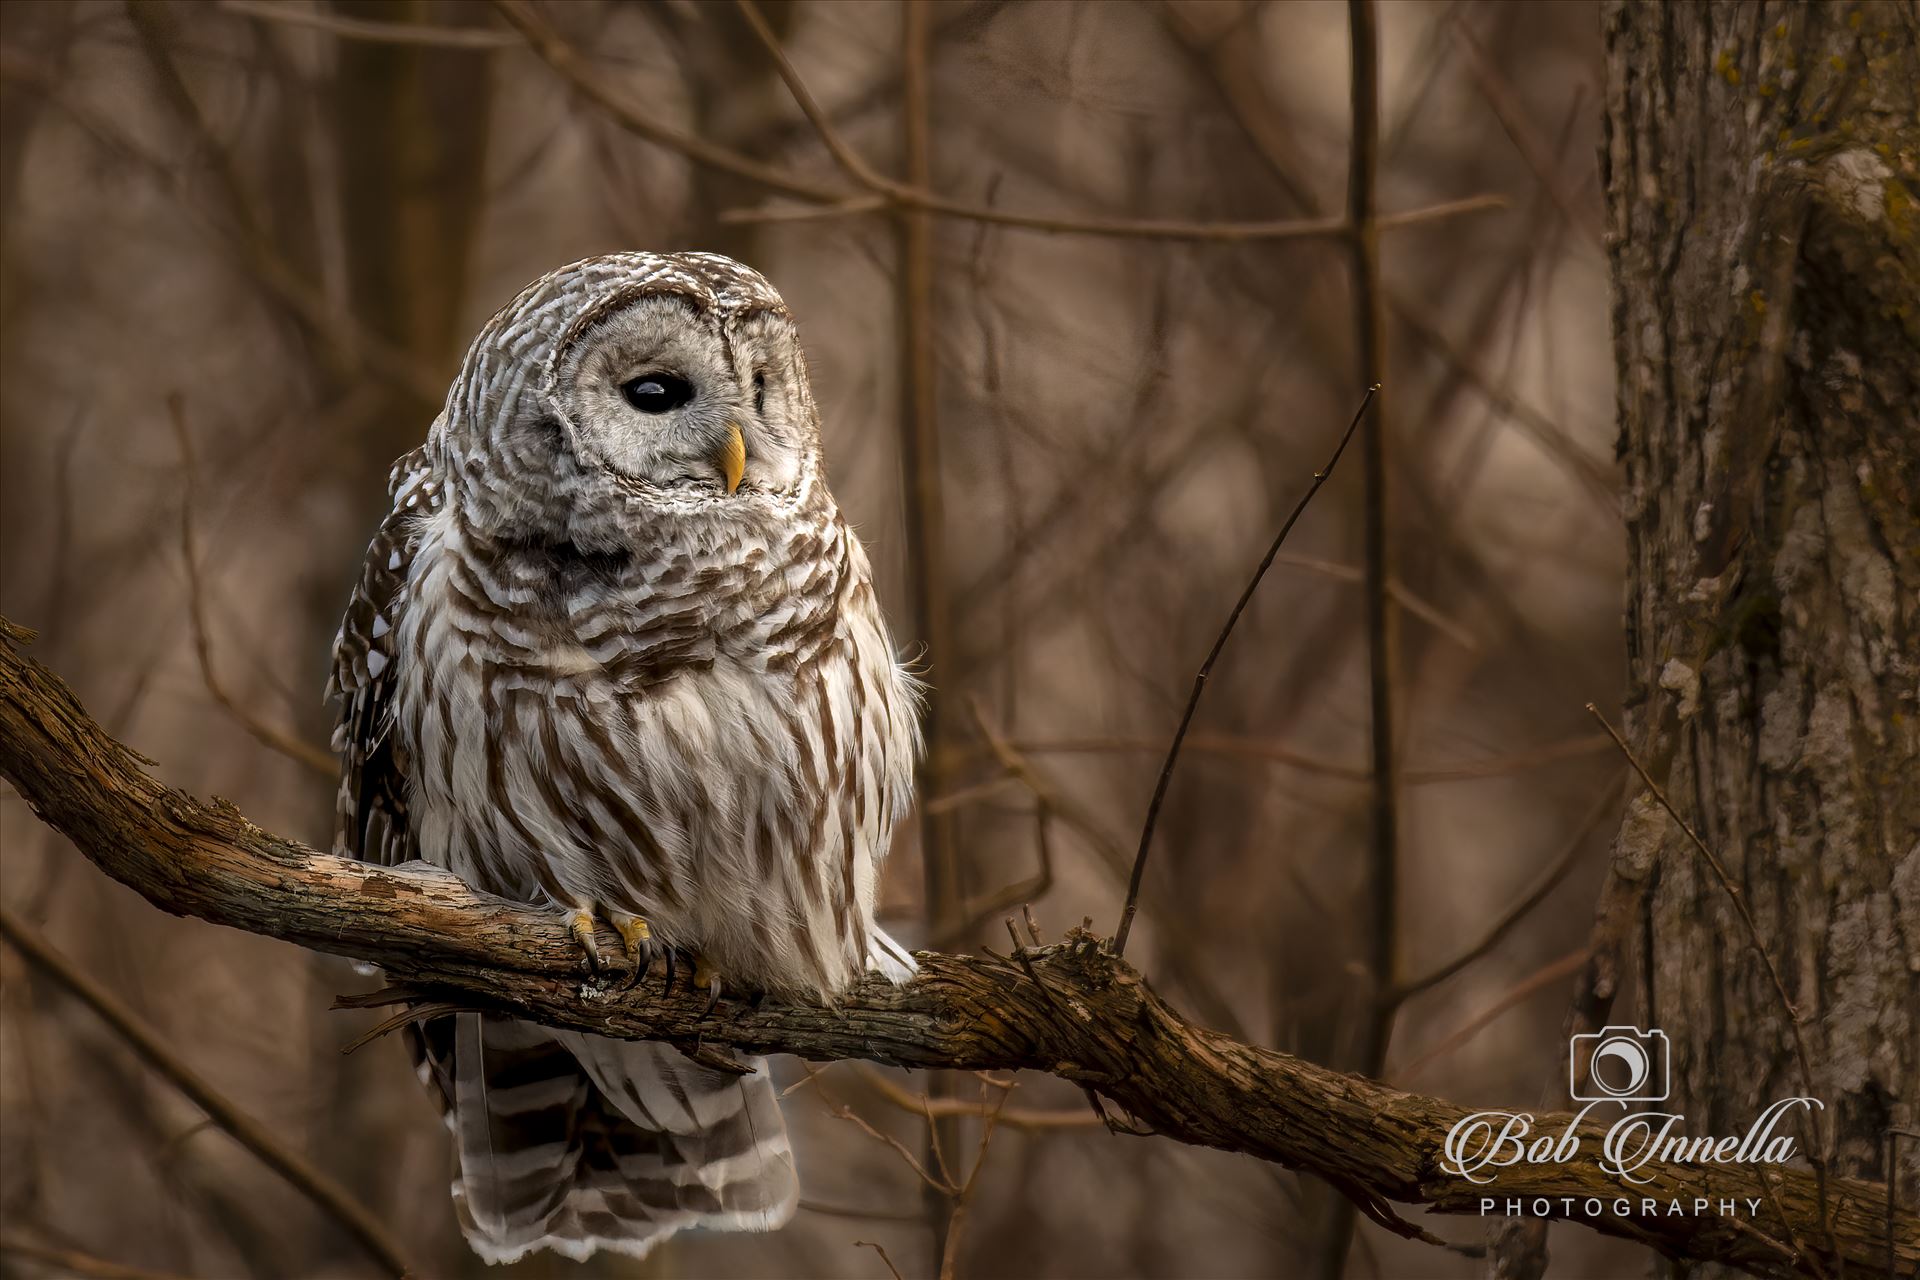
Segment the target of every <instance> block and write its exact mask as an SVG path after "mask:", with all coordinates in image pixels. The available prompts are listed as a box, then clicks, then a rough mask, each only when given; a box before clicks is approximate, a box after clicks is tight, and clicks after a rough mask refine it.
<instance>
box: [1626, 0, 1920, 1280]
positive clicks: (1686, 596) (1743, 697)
mask: <svg viewBox="0 0 1920 1280" xmlns="http://www.w3.org/2000/svg"><path fill="white" fill-rule="evenodd" d="M1603 21H1604V28H1605V35H1606V43H1607V61H1608V89H1607V93H1608V100H1607V132H1606V139H1605V147H1604V151H1603V156H1602V164H1603V167H1604V176H1605V180H1606V188H1607V201H1608V208H1609V222H1610V229H1611V242H1610V247H1611V257H1612V265H1613V309H1614V314H1613V327H1614V341H1615V353H1616V357H1617V360H1618V366H1619V397H1620V400H1619V413H1620V424H1621V433H1622V434H1621V442H1620V449H1621V455H1622V457H1623V459H1624V460H1625V463H1626V471H1627V491H1626V496H1625V514H1626V519H1627V530H1628V544H1629V570H1628V598H1627V644H1628V650H1629V659H1630V673H1629V689H1628V694H1627V716H1628V724H1629V735H1628V736H1629V738H1630V740H1631V741H1632V742H1633V744H1634V749H1635V751H1636V753H1637V754H1638V755H1639V757H1640V759H1641V760H1642V761H1644V762H1645V764H1646V765H1647V767H1648V769H1649V770H1650V771H1651V772H1652V774H1653V776H1654V777H1655V778H1656V779H1659V780H1661V781H1662V782H1663V785H1664V787H1665V789H1666V791H1667V794H1668V795H1669V796H1670V797H1671V799H1672V801H1673V803H1674V805H1675V806H1676V807H1677V808H1678V810H1679V811H1680V812H1681V813H1682V814H1683V815H1685V816H1686V818H1687V820H1688V821H1689V822H1690V823H1691V824H1692V825H1693V826H1694V827H1695V829H1696V830H1697V831H1698V832H1699V833H1700V835H1701V836H1702V837H1703V838H1704V840H1705V842H1706V843H1707V844H1708V845H1709V846H1710V847H1712V848H1713V849H1714V850H1716V851H1717V852H1718V853H1719V855H1720V857H1721V859H1722V860H1723V862H1724V864H1725V865H1726V868H1727V871H1728V873H1729V875H1730V876H1731V878H1732V880H1733V882H1734V883H1735V885H1737V886H1738V888H1739V890H1740V892H1741V894H1742V895H1743V896H1744V897H1745V899H1746V901H1747V903H1748V906H1749V908H1750V909H1751V911H1752V913H1753V916H1754V918H1755V921H1756V923H1757V926H1758V931H1759V933H1760V936H1761V938H1762V939H1763V941H1764V945H1765V947H1766V948H1767V949H1768V950H1769V951H1770V952H1771V953H1772V956H1773V958H1774V960H1775V963H1776V964H1777V965H1778V966H1779V969H1780V973H1781V977H1782V979H1783V981H1784V984H1785V986H1786V989H1787V992H1788V994H1789V995H1790V996H1791V998H1792V1001H1793V1003H1794V1004H1795V1005H1796V1006H1797V1008H1798V1011H1799V1013H1800V1016H1801V1019H1802V1021H1803V1023H1804V1033H1805V1037H1806V1042H1807V1050H1808V1056H1809V1057H1810V1059H1811V1062H1812V1067H1813V1077H1814V1078H1813V1079H1812V1081H1811V1082H1810V1083H1809V1082H1805V1081H1803V1080H1802V1078H1801V1071H1800V1068H1799V1065H1798V1062H1797V1059H1796V1055H1795V1051H1794V1047H1793V1035H1792V1019H1791V1017H1790V1015H1789V1013H1788V1011H1787V1010H1786V1009H1785V1008H1784V1007H1783V1004H1782V1001H1781V1000H1780V998H1779V996H1778V994H1777V993H1776V992H1775V990H1774V989H1773V986H1772V984H1771V982H1770V980H1769V978H1768V976H1767V972H1766V968H1765V965H1764V963H1763V961H1762V959H1761V957H1760V955H1759V953H1758V951H1757V950H1756V949H1755V947H1754V946H1753V944H1752V942H1751V941H1750V939H1749V936H1748V934H1747V931H1746V928H1745V926H1744V925H1743V923H1742V922H1741V920H1740V918H1739V916H1738V915H1737V913H1736V910H1735V908H1734V903H1733V900H1732V898H1731V897H1730V896H1729V895H1728V893H1727V892H1726V891H1725V890H1724V888H1723V887H1722V886H1721V885H1720V884H1719V883H1718V882H1717V880H1716V879H1715V878H1714V876H1713V874H1712V872H1711V871H1710V869H1709V868H1708V866H1707V865H1706V863H1705V861H1704V859H1703V858H1702V857H1701V855H1700V854H1699V853H1698V852H1697V851H1696V850H1695V849H1694V848H1692V847H1691V846H1690V844H1689V843H1688V841H1687V840H1686V838H1685V837H1684V836H1683V835H1682V834H1681V832H1680V831H1679V830H1678V828H1677V827H1676V826H1675V825H1674V824H1673V823H1672V822H1671V821H1669V820H1667V819H1666V818H1665V817H1664V815H1662V813H1661V811H1660V810H1659V809H1658V808H1656V807H1655V806H1654V805H1653V803H1652V802H1651V800H1650V799H1649V798H1648V797H1644V796H1643V797H1641V798H1640V799H1639V800H1637V801H1636V802H1635V805H1634V807H1633V808H1632V810H1631V811H1630V813H1629V816H1628V820H1627V823H1626V825H1625V827H1624V829H1623V831H1622V832H1621V835H1620V839H1619V844H1618V846H1617V857H1618V865H1617V868H1616V870H1617V872H1618V874H1619V875H1620V876H1622V877H1624V879H1625V881H1626V882H1627V883H1629V884H1631V885H1633V886H1635V892H1634V894H1633V897H1634V899H1635V901H1634V903H1633V912H1634V914H1635V916H1636V919H1635V924H1634V931H1635V933H1636V934H1638V935H1639V937H1640V938H1641V945H1642V946H1643V947H1645V948H1647V949H1648V951H1649V954H1648V956H1647V957H1646V959H1647V960H1648V962H1649V963H1648V964H1647V965H1646V966H1645V974H1646V986H1645V988H1644V990H1643V991H1642V993H1641V999H1640V1005H1641V1011H1642V1016H1643V1017H1645V1018H1647V1019H1648V1020H1649V1021H1651V1023H1652V1024H1654V1025H1657V1026H1659V1027H1661V1028H1663V1029H1664V1030H1665V1031H1666V1032H1667V1034H1668V1035H1669V1036H1670V1037H1671V1041H1672V1048H1673V1089H1674V1097H1675V1099H1676V1100H1677V1105H1676V1106H1675V1107H1674V1108H1673V1109H1674V1110H1677V1111H1684V1113H1685V1114H1686V1115H1687V1116H1688V1118H1689V1119H1690V1120H1691V1121H1694V1122H1696V1123H1697V1124H1698V1125H1699V1126H1700V1127H1701V1128H1702V1129H1704V1130H1706V1131H1709V1132H1715V1133H1718V1132H1729V1131H1737V1130H1738V1128H1739V1127H1740V1126H1742V1125H1743V1124H1744V1123H1745V1122H1746V1121H1747V1120H1748V1119H1749V1118H1750V1117H1752V1116H1753V1115H1755V1114H1757V1113H1758V1112H1759V1111H1760V1110H1762V1109H1763V1108H1764V1107H1765V1106H1766V1104H1767V1103H1768V1102H1769V1101H1770V1100H1771V1099H1774V1098H1777V1097H1784V1096H1789V1095H1795V1094H1803V1093H1805V1094H1812V1095H1813V1096H1816V1097H1818V1098H1820V1099H1822V1100H1823V1101H1824V1102H1825V1103H1826V1104H1827V1110H1826V1112H1825V1114H1824V1115H1823V1116H1821V1117H1820V1127H1821V1130H1822V1132H1823V1134H1824V1135H1825V1137H1826V1140H1827V1141H1829V1142H1830V1143H1831V1161H1832V1167H1833V1169H1834V1170H1835V1171H1836V1172H1840V1173H1846V1174H1853V1175H1870V1176H1874V1177H1884V1176H1885V1173H1886V1163H1885V1162H1886V1143H1885V1133H1886V1130H1887V1128H1888V1127H1889V1126H1890V1125H1891V1126H1902V1127H1906V1128H1914V1127H1916V1125H1920V1110H1917V1109H1916V1102H1917V1101H1920V662H1917V660H1916V655H1917V654H1920V514H1917V513H1920V416H1917V415H1920V215H1917V214H1916V208H1917V206H1916V203H1915V200H1916V190H1917V184H1916V175H1920V124H1917V123H1916V121H1920V114H1916V113H1917V112H1920V104H1917V103H1916V92H1917V88H1916V87H1917V86H1920V17H1917V16H1916V10H1915V8H1914V7H1913V6H1912V5H1911V4H1896V3H1889V4H1865V5H1843V4H1827V5H1811V6H1802V5H1786V4H1764V5H1751V4H1746V5H1721V4H1715V5H1707V4H1687V5H1678V6H1662V5H1650V4H1639V3H1624V4H1615V5H1611V6H1609V7H1608V8H1607V9H1606V10H1605V13H1604V19H1603ZM1902 1164H1903V1168H1902V1198H1903V1199H1904V1200H1905V1201H1906V1202H1907V1203H1908V1204H1909V1205H1911V1204H1913V1203H1915V1197H1916V1195H1917V1194H1920V1142H1912V1141H1909V1142H1908V1143H1907V1144H1906V1147H1905V1151H1904V1153H1903V1159H1902ZM1808 1243H1809V1244H1810V1245H1813V1244H1817V1240H1810V1241H1808ZM1883 1265H1884V1264H1883ZM1901 1274H1906V1272H1904V1271H1902V1272H1901Z"/></svg>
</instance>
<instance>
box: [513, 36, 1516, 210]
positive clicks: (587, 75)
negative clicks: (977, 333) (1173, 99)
mask: <svg viewBox="0 0 1920 1280" xmlns="http://www.w3.org/2000/svg"><path fill="white" fill-rule="evenodd" d="M493 5H494V7H495V8H496V9H498V10H499V11H500V13H501V15H502V16H504V17H505V18H506V19H507V21H508V22H509V23H511V24H512V25H513V26H514V27H516V28H518V29H519V31H520V32H521V34H522V35H524V36H525V37H526V39H527V44H528V45H529V47H531V48H532V50H533V52H534V53H535V54H537V55H538V56H539V57H540V59H541V61H543V62H545V63H546V64H547V66H548V67H550V68H551V69H552V70H553V71H554V72H555V73H556V74H558V75H559V76H560V77H561V78H562V79H564V80H566V81H567V83H569V84H571V85H572V86H573V87H574V89H575V90H576V91H577V92H579V93H580V94H581V96H583V97H585V98H586V99H588V100H589V101H590V102H592V103H593V104H594V105H595V106H597V107H599V108H600V109H601V110H602V111H604V112H605V113H606V114H607V116H608V118H609V119H611V120H612V121H613V122H614V123H615V124H617V125H619V126H620V127H621V128H623V129H625V130H627V131H628V132H629V133H633V134H636V135H638V136H640V137H642V138H645V139H647V140H648V141H649V142H652V143H655V144H657V145H659V146H663V147H666V148H668V149H669V150H672V151H677V152H679V153H680V154H681V155H683V156H685V157H686V158H687V159H689V160H692V161H693V162H695V163H696V164H702V165H706V166H707V167H709V168H712V169H717V170H719V171H721V172H722V173H730V174H733V175H734V176H735V177H739V178H745V179H747V180H749V181H752V182H757V183H759V184H760V185H761V186H764V187H767V188H769V189H771V190H775V191H780V192H783V193H785V194H787V195H790V196H796V197H798V198H800V199H803V200H811V201H813V202H814V203H816V204H821V205H826V206H829V208H830V210H831V212H832V213H834V214H840V213H865V212H872V211H876V210H877V208H878V206H873V205H871V204H869V203H868V201H867V198H866V197H871V196H874V195H878V196H879V197H880V198H881V199H882V200H883V201H884V202H885V204H886V205H888V206H892V207H897V208H906V209H918V210H922V211H924V212H927V213H930V214H934V215H936V216H938V217H943V218H964V219H967V220H969V221H973V222H990V223H995V224H998V225H1000V226H1006V227H1020V228H1023V229H1025V230H1028V231H1044V232H1051V233H1056V234H1072V235H1091V236H1108V237H1113V238H1116V239H1123V240H1184V241H1195V242H1201V243H1213V244H1238V243H1242V242H1245V241H1250V240H1302V239H1315V238H1319V239H1331V238H1334V237H1337V236H1340V235H1342V234H1343V233H1344V232H1345V230H1346V220H1345V219H1344V218H1291V219H1282V220H1278V221H1254V222H1192V221H1186V220H1182V219H1178V218H1101V217H1091V216H1077V217H1069V216H1059V215H1050V214H1032V213H1014V212H1009V211H1007V210H1004V209H996V208H993V207H991V206H988V205H975V204H968V203H966V202H965V201H961V200H950V199H947V198H946V197H944V196H938V195H935V194H933V193H932V192H930V191H926V190H923V189H921V188H919V187H917V186H913V185H910V184H905V183H899V182H894V181H892V180H891V179H888V178H885V177H881V176H880V175H877V174H876V175H875V176H876V177H878V178H879V180H880V183H881V185H880V186H879V187H878V188H876V189H874V190H871V191H867V192H865V193H863V192H860V191H846V190H842V189H839V188H836V187H828V186H823V185H821V184H819V183H815V182H813V181H811V180H809V179H807V178H803V177H800V176H799V175H797V174H794V173H791V172H789V171H787V170H784V169H780V168H777V167H775V166H773V165H768V164H763V163H761V162H760V161H758V160H755V159H752V158H751V157H749V156H745V155H742V154H741V153H739V152H737V151H732V150H729V149H728V148H726V147H722V146H718V145H716V144H714V143H712V142H709V141H707V140H706V139H704V138H699V137H695V136H694V135H692V134H686V133H681V132H679V131H678V130H676V129H670V128H668V127H666V126H665V125H662V124H660V123H659V122H658V120H657V119H656V118H655V116H654V114H653V113H651V112H649V111H647V110H645V109H644V108H642V107H640V106H638V105H636V104H633V103H631V102H628V101H627V100H626V98H625V95H624V94H623V93H622V92H620V91H618V90H616V89H614V88H612V87H610V86H609V85H608V84H606V83H605V82H604V81H602V80H601V79H600V77H599V75H598V74H597V73H596V72H595V70H594V69H593V67H592V65H591V64H590V63H589V62H588V60H587V59H586V58H585V57H584V56H583V55H582V54H581V53H580V51H579V50H578V49H575V48H574V47H573V46H572V45H571V44H570V43H568V42H567V41H566V40H565V39H564V38H562V37H561V36H560V35H559V34H558V33H557V32H555V31H554V29H553V28H552V27H551V26H549V25H548V24H547V22H546V20H545V19H543V18H541V17H540V16H539V15H538V14H537V13H536V12H535V11H534V10H533V7H532V6H531V5H529V4H527V3H526V0H493ZM775 47H777V44H776V46H775ZM782 61H784V55H783V56H782ZM789 69H790V64H789ZM795 78H796V79H797V78H798V77H797V76H796V77H795ZM824 140H825V139H824V137H823V139H822V141H823V142H824ZM848 154H849V155H851V154H852V153H851V151H850V150H849V152H848ZM856 159H857V158H856ZM861 163H862V164H863V167H864V162H861ZM1506 207H1507V200H1506V197H1505V196H1501V195H1494V194H1485V195H1475V196H1467V197H1464V198H1462V199H1459V200H1448V201H1443V202H1441V203H1438V204H1434V205H1430V206H1428V207H1426V208H1421V209H1409V210H1405V211H1403V212H1400V213H1395V214H1387V215H1384V216H1382V217H1381V219H1380V223H1379V225H1380V226H1381V227H1382V228H1387V229H1392V228H1398V227H1409V226H1419V225H1422V224H1424V223H1428V222H1431V221H1433V220H1435V219H1437V218H1447V217H1453V216H1455V215H1458V214H1467V213H1481V212H1485V211H1487V210H1492V209H1504V208H1506Z"/></svg>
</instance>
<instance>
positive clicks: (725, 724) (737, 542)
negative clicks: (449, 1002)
mask: <svg viewBox="0 0 1920 1280" xmlns="http://www.w3.org/2000/svg"><path fill="white" fill-rule="evenodd" d="M803 514H804V515H805V516H806V518H799V519H795V518H788V519H785V520H782V521H780V522H778V523H772V522H770V523H769V524H768V525H767V529H768V532H767V535H766V536H765V538H764V539H762V538H758V537H756V536H755V535H754V533H753V532H752V526H749V527H748V528H747V530H746V531H744V532H743V529H742V526H741V522H739V521H738V520H730V521H728V522H726V523H724V524H723V523H721V522H718V521H714V522H711V523H708V522H703V521H702V520H701V519H699V518H698V517H697V516H695V517H689V518H687V519H683V520H676V521H674V522H672V524H671V527H670V528H665V529H663V531H662V533H661V536H660V540H659V541H658V542H657V543H656V544H654V545H631V544H629V546H627V547H625V548H623V550H622V551H620V552H618V553H608V552H604V551H602V552H582V551H580V550H577V549H575V548H573V547H572V546H570V545H561V546H554V545H552V544H551V543H529V544H525V545H516V544H514V543H512V542H510V541H501V540H497V539H490V538H487V537H484V536H482V535H481V534H479V533H477V532H475V531H474V530H473V529H472V528H471V527H469V526H468V525H467V524H466V522H465V521H463V520H462V518H461V517H460V515H459V513H458V510H457V508H456V507H454V506H451V505H450V506H448V507H447V508H445V509H442V510H440V511H437V512H435V513H433V514H431V515H429V516H426V517H424V518H423V519H422V521H421V523H420V526H419V530H418V532H419V542H418V545H417V550H416V551H415V553H414V556H413V560H412V565H411V569H410V574H409V578H408V581H407V585H406V589H405V591H406V604H405V607H404V608H402V609H400V610H398V611H397V612H398V613H399V617H400V621H399V624H398V630H397V632H396V634H395V637H394V640H395V644H394V646H393V652H394V654H395V658H394V662H395V667H396V670H395V677H396V687H395V702H394V717H393V732H394V734H395V735H396V746H397V747H398V748H399V749H400V750H401V751H402V752H403V753H404V754H405V757H406V758H407V761H408V764H407V772H408V774H409V777H410V779H411V784H410V785H411V793H410V796H409V806H410V808H409V811H410V813H411V815H412V817H413V820H414V822H415V824H416V831H417V838H418V847H419V851H420V856H421V857H423V858H425V859H427V860H428V861H430V862H435V863H439V864H441V865H444V866H447V867H449V868H450V869H452V870H453V871H455V872H456V873H457V874H459V875H461V876H462V877H464V878H466V879H467V880H469V881H471V882H472V883H474V884H476V885H479V886H481V887H483V888H486V889H488V890H490V891H492V892H496V893H499V894H502V895H504V896H507V897H512V898H515V899H519V900H522V901H546V902H551V903H552V904H553V905H555V906H558V907H562V908H566V909H576V908H584V909H600V910H607V909H611V910H615V911H620V912H625V913H630V914H634V915H639V916H642V917H644V918H645V919H646V920H647V921H648V922H649V923H650V924H651V925H652V927H653V931H654V936H655V938H656V939H658V940H659V941H660V942H663V943H666V944H668V945H673V946H682V947H687V948H690V949H692V950H694V951H697V952H698V953H699V954H700V955H701V956H702V957H703V958H705V959H706V961H707V962H708V963H709V964H710V965H711V966H712V967H713V968H714V969H715V970H717V971H718V972H720V973H721V974H723V975H724V976H725V977H726V979H727V981H728V983H729V985H733V984H736V983H738V984H744V985H746V986H748V987H754V988H760V989H765V990H772V991H795V990H799V991H810V992H815V993H831V992H833V991H837V990H839V989H842V988H844V987H846V986H847V985H848V984H850V983H851V982H852V981H853V979H854V978H855V977H857V976H858V974H859V973H860V972H861V971H862V970H863V969H864V968H866V967H868V966H869V965H870V964H871V963H875V961H874V959H873V958H872V957H871V956H870V951H869V949H870V947H871V946H872V945H873V944H872V941H871V938H872V935H873V934H874V926H873V911H874V897H875V882H876V878H877V877H876V864H877V862H878V861H879V860H880V859H881V858H883V857H884V855H885V852H886V849H885V844H886V842H887V840H888V839H889V836H890V833H891V831H892V829H893V826H894V821H895V818H896V816H897V815H898V814H899V813H900V812H903V811H904V808H905V806H906V804H907V803H908V791H909V788H910V785H911V771H912V763H913V758H914V754H915V749H916V743H915V734H916V729H915V727H914V726H915V721H916V717H915V715H914V710H915V708H914V706H913V697H914V695H913V692H912V690H911V688H910V686H909V685H908V682H907V678H906V677H905V676H904V675H903V674H901V673H900V671H899V670H898V667H897V664H896V663H895V661H894V658H893V654H892V651H891V648H890V645H889V642H888V640H887V637H886V636H885V634H884V632H883V630H882V629H881V624H880V623H879V617H880V614H879V611H878V610H877V609H876V608H875V607H874V605H873V601H872V586H871V582H870V579H869V572H868V568H867V563H866V557H865V553H864V552H863V551H862V549H861V548H860V545H859V542H858V540H857V539H856V538H855V537H854V536H853V535H852V533H851V531H850V530H848V529H847V527H846V525H845V524H844V523H843V522H842V521H841V520H840V518H839V516H838V514H837V512H835V511H834V510H833V509H832V507H831V500H830V499H829V500H827V505H825V506H824V508H822V509H817V510H815V511H812V512H807V513H803ZM882 967H885V966H884V964H883V965H882Z"/></svg>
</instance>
